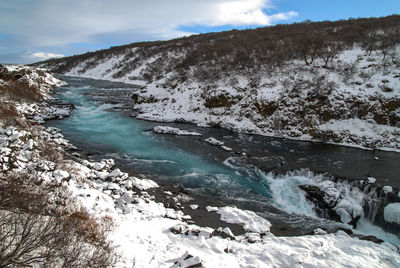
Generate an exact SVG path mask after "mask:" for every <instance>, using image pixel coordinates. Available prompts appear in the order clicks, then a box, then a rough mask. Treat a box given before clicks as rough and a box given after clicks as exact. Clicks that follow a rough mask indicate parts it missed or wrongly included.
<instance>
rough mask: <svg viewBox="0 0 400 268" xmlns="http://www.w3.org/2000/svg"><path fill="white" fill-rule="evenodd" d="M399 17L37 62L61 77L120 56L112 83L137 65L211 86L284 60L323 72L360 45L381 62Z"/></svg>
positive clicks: (149, 75)
mask: <svg viewBox="0 0 400 268" xmlns="http://www.w3.org/2000/svg"><path fill="white" fill-rule="evenodd" d="M399 25H400V16H398V15H392V16H388V17H384V18H368V19H349V20H340V21H334V22H331V21H323V22H310V21H306V22H303V23H294V24H290V25H276V26H272V27H263V28H257V29H251V30H241V31H238V30H232V31H226V32H221V33H208V34H199V35H193V36H190V37H184V38H178V39H174V40H170V41H157V42H144V43H134V44H130V45H125V46H118V47H112V48H110V49H105V50H100V51H96V52H90V53H86V54H83V55H76V56H72V57H66V58H61V59H53V60H48V61H44V62H41V63H40V64H43V66H46V65H47V66H48V67H50V68H51V69H52V70H53V71H55V72H57V73H65V72H66V71H69V70H71V69H72V68H73V67H75V66H77V65H78V64H80V63H82V62H85V63H84V66H83V68H81V72H84V71H85V70H86V69H88V68H91V67H92V66H95V65H96V64H98V63H100V62H102V61H104V60H107V59H109V58H111V57H113V56H115V55H122V54H125V57H124V59H123V60H122V61H120V62H118V63H117V64H116V65H115V66H113V67H112V68H111V69H110V70H107V71H112V70H118V71H117V72H116V73H114V78H118V77H122V76H124V75H126V74H128V73H129V72H130V71H132V70H134V69H136V68H137V67H139V66H141V65H143V63H144V62H145V61H146V60H148V59H149V58H151V57H153V56H155V57H156V60H155V61H153V62H152V63H148V64H147V65H146V68H145V69H144V70H143V72H142V74H141V76H142V77H144V78H145V79H146V80H147V81H149V82H151V81H153V80H154V79H158V78H160V77H162V76H163V75H164V74H166V73H170V72H171V71H173V70H174V71H177V73H178V74H179V75H178V76H179V77H177V78H182V79H185V77H186V76H187V75H190V76H192V77H195V78H196V79H198V80H215V79H218V78H219V77H221V76H223V75H224V73H228V72H232V71H237V72H251V70H255V69H259V68H260V67H263V68H273V67H275V66H280V65H283V64H285V63H286V62H287V61H289V60H293V59H298V60H303V61H304V62H305V64H311V63H313V62H314V60H315V59H316V58H321V59H322V60H323V61H324V63H325V66H328V64H329V62H330V61H332V60H333V58H334V57H335V56H336V55H337V54H338V53H339V52H340V51H342V50H343V49H346V48H351V47H352V46H353V44H355V43H358V44H362V45H363V46H364V48H365V49H367V50H368V51H370V52H371V51H373V50H379V51H381V53H382V55H383V57H384V58H385V57H387V55H388V54H389V52H390V51H391V49H392V48H393V47H394V45H395V44H398V43H400V34H399V29H398V26H399Z"/></svg>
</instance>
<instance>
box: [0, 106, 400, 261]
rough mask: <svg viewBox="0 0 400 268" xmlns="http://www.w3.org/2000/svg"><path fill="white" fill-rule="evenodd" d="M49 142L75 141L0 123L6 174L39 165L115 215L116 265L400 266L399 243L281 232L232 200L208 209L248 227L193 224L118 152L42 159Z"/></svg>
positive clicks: (89, 205)
mask: <svg viewBox="0 0 400 268" xmlns="http://www.w3.org/2000/svg"><path fill="white" fill-rule="evenodd" d="M37 112H39V111H38V110H37ZM33 131H35V133H36V135H33V134H32V133H33ZM37 134H39V135H37ZM43 144H53V145H55V146H57V147H58V148H61V149H63V150H64V149H66V148H73V147H72V146H71V145H70V143H69V142H68V141H67V140H65V139H64V138H63V135H62V134H61V133H59V131H58V130H57V129H55V128H48V129H45V128H43V127H41V126H36V127H34V128H28V129H24V130H22V129H18V128H15V127H12V126H11V127H5V126H2V124H1V126H0V158H1V162H2V164H1V173H2V175H4V174H5V172H11V171H12V172H24V170H33V171H35V172H37V175H38V176H37V183H43V184H53V185H55V186H57V187H61V188H62V189H65V190H68V191H70V192H71V193H72V196H71V198H72V199H73V200H75V202H76V204H77V205H79V206H80V207H81V208H83V209H84V210H86V211H88V212H89V213H90V214H92V215H93V216H94V217H97V218H101V217H103V216H109V217H111V218H112V219H113V222H114V229H113V230H112V232H111V233H110V235H109V239H110V240H111V241H112V242H113V243H114V245H115V246H116V247H117V251H118V253H119V254H120V259H119V262H118V264H117V267H194V266H193V265H202V266H203V267H400V254H399V249H398V248H397V247H396V246H393V245H392V244H389V243H382V244H375V243H372V242H370V241H362V240H359V239H357V238H351V237H349V236H348V235H347V234H345V233H344V232H341V231H339V232H337V233H336V234H324V232H323V231H321V230H316V233H318V235H310V236H302V237H287V238H286V237H275V236H274V235H272V234H271V233H270V232H269V228H270V223H269V222H268V221H267V220H265V219H263V218H260V217H259V216H257V215H256V214H254V213H253V212H250V211H243V210H239V209H237V208H233V207H223V208H209V209H210V211H217V213H219V214H221V219H222V220H223V221H227V222H231V223H238V224H241V225H243V227H244V229H245V230H246V233H245V234H244V235H240V236H236V237H235V236H234V235H233V234H232V233H231V232H230V230H229V229H222V230H221V229H219V230H218V229H217V230H214V229H211V228H204V227H198V226H196V225H195V224H188V223H187V222H186V221H187V220H188V219H189V217H188V216H187V215H183V213H182V212H180V211H177V210H173V209H170V208H165V207H164V206H163V205H162V204H161V203H156V202H155V201H154V197H153V196H150V195H149V194H148V193H147V192H146V190H147V189H149V188H152V187H158V186H157V184H156V183H155V182H152V181H150V180H140V179H138V178H135V177H133V176H132V175H129V174H126V173H124V172H121V171H120V170H119V169H116V168H114V161H113V160H112V159H105V160H102V161H100V162H97V163H92V162H89V161H86V160H83V159H81V158H79V157H78V156H77V155H76V157H75V158H72V159H73V160H71V159H70V160H63V161H62V162H61V163H56V162H52V161H49V160H46V159H43V158H42V156H41V155H40V151H41V150H43V147H42V146H43ZM166 194H168V193H166ZM190 205H192V208H194V209H200V208H196V206H195V205H196V204H190ZM390 218H391V220H397V218H396V219H392V218H393V216H390Z"/></svg>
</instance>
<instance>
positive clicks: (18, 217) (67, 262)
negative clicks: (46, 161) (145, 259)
mask: <svg viewBox="0 0 400 268" xmlns="http://www.w3.org/2000/svg"><path fill="white" fill-rule="evenodd" d="M32 180H33V178H32V177H31V176H29V175H25V176H24V175H21V176H16V175H14V176H8V177H4V176H3V177H1V178H0V215H1V217H0V267H27V266H30V265H32V264H34V263H36V264H41V265H44V266H45V267H112V265H113V264H114V263H115V261H116V255H115V254H114V249H113V247H112V245H111V244H110V243H109V242H108V241H107V239H106V236H107V231H109V230H110V228H111V224H112V222H111V221H109V220H108V221H106V220H103V221H102V222H101V223H99V222H98V221H96V220H95V219H94V218H92V217H91V216H90V215H88V214H87V213H85V212H82V211H75V212H73V213H69V212H68V211H67V210H66V209H65V207H63V206H59V207H54V206H53V205H51V203H49V201H50V200H52V193H53V191H52V190H54V189H51V188H46V187H39V186H35V185H33V184H32V183H31V182H32Z"/></svg>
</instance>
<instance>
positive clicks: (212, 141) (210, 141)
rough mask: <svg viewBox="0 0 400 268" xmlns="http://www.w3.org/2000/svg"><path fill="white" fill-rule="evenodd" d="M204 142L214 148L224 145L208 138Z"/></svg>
mask: <svg viewBox="0 0 400 268" xmlns="http://www.w3.org/2000/svg"><path fill="white" fill-rule="evenodd" d="M204 141H205V142H207V143H209V144H211V145H215V146H222V145H224V143H223V142H222V141H219V140H217V139H216V138H213V137H209V138H207V139H205V140H204Z"/></svg>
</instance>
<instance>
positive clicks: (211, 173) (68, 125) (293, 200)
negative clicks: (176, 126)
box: [49, 79, 400, 244]
mask: <svg viewBox="0 0 400 268" xmlns="http://www.w3.org/2000/svg"><path fill="white" fill-rule="evenodd" d="M69 82H70V83H71V84H70V85H69V86H65V87H63V88H61V89H59V90H57V97H58V98H60V99H62V100H63V101H68V102H70V103H73V104H74V105H75V106H76V110H75V111H74V112H73V113H72V114H71V116H70V117H69V118H67V119H64V120H61V121H53V122H50V123H49V124H51V125H52V126H56V127H58V128H60V129H62V131H63V133H64V134H65V136H66V137H67V138H68V139H70V140H71V141H72V142H73V143H75V144H76V145H78V147H85V146H87V147H90V149H91V150H93V149H94V150H97V151H98V152H99V154H100V155H101V156H102V157H107V156H112V157H113V158H116V159H117V160H120V162H121V163H123V164H124V167H125V168H127V169H130V170H133V171H135V172H136V173H137V174H138V173H140V174H144V175H147V176H151V177H152V178H153V179H156V180H160V181H161V180H163V181H168V182H175V183H179V184H182V185H184V186H185V187H187V188H189V189H191V190H192V191H193V192H195V193H200V194H203V195H207V196H213V197H215V198H219V199H222V200H224V201H226V203H230V204H235V205H239V206H243V207H245V208H246V209H249V208H250V209H253V210H254V211H256V212H257V213H259V214H260V215H263V216H265V217H267V218H268V219H270V220H271V219H272V220H275V221H277V222H278V221H286V222H287V224H289V225H292V226H293V228H297V227H299V228H304V229H307V230H309V231H310V230H311V231H312V228H314V227H318V226H325V227H326V228H329V226H331V225H335V226H337V225H338V224H337V223H332V222H328V221H321V220H320V219H318V218H317V216H316V214H315V212H314V204H312V203H311V202H309V201H308V200H307V199H306V197H305V193H304V192H303V191H302V190H300V189H299V185H315V186H320V185H321V183H323V182H324V181H326V179H327V177H325V176H324V175H315V174H314V173H312V172H309V171H306V170H301V171H297V172H291V173H290V172H289V173H287V174H286V175H275V174H274V173H266V172H263V171H261V170H260V169H259V168H258V167H257V165H254V164H249V163H248V162H247V158H246V156H231V157H226V158H224V159H222V160H220V158H218V157H217V155H216V154H218V149H215V148H214V147H210V146H209V145H205V144H204V142H203V140H202V139H203V138H197V139H195V138H193V139H192V140H190V147H195V148H196V150H198V151H195V152H194V151H193V149H192V150H187V147H185V146H183V145H182V144H181V143H180V142H181V140H180V139H178V138H177V139H172V138H169V137H163V136H160V135H156V134H154V133H152V132H151V131H149V130H151V129H152V128H153V127H154V126H157V125H158V124H157V123H153V122H145V121H138V120H136V119H133V118H128V117H125V116H122V115H121V113H118V112H113V111H109V110H110V109H113V108H115V107H116V105H109V104H103V103H102V102H101V101H96V98H98V95H102V96H103V97H104V95H106V94H104V92H103V94H96V92H98V91H101V90H102V89H101V87H99V84H100V85H101V86H103V83H101V82H96V81H93V80H85V79H73V80H70V81H69ZM93 83H94V85H93ZM90 84H92V85H91V86H88V85H90ZM110 87H112V85H111V86H109V87H108V88H107V90H108V91H110ZM116 90H117V89H116ZM119 90H120V91H121V92H124V91H127V92H128V91H129V90H130V89H129V88H128V89H126V88H121V89H119ZM196 131H199V132H202V130H201V129H196ZM249 137H250V138H249V140H250V142H249V144H248V145H249V146H251V145H252V143H251V136H249ZM280 143H282V141H280ZM207 146H208V147H207ZM335 187H336V188H337V191H339V192H340V194H341V197H342V199H343V200H347V201H348V202H349V203H350V204H358V205H359V206H362V207H368V210H367V213H365V215H366V216H365V218H362V220H360V221H359V226H360V227H359V229H358V231H362V230H364V231H365V232H366V233H367V234H369V233H368V232H371V230H372V229H374V228H375V227H373V225H368V221H367V219H370V220H373V219H374V218H375V217H376V215H377V210H378V207H379V205H378V203H376V198H375V196H374V191H369V192H368V191H367V190H366V188H365V189H364V192H362V191H360V190H355V189H354V187H351V186H350V185H348V184H347V185H346V184H345V183H336V184H335ZM357 189H358V188H357ZM365 204H368V205H367V206H366V205H365ZM277 209H278V210H277ZM343 209H344V211H342V212H340V213H342V214H340V213H339V214H340V215H341V216H342V215H346V214H345V213H349V212H348V211H346V210H345V208H343ZM279 210H280V211H284V212H285V213H282V212H279ZM351 213H353V212H351ZM352 216H353V215H352ZM371 226H372V227H371ZM347 227H349V226H347ZM374 233H375V234H376V235H377V236H378V237H381V238H382V237H385V239H387V241H391V242H394V243H398V244H400V241H399V240H398V239H397V240H396V236H390V235H386V234H385V232H384V231H382V230H379V229H374ZM382 239H383V238H382Z"/></svg>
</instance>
